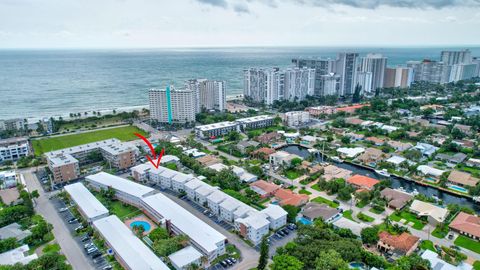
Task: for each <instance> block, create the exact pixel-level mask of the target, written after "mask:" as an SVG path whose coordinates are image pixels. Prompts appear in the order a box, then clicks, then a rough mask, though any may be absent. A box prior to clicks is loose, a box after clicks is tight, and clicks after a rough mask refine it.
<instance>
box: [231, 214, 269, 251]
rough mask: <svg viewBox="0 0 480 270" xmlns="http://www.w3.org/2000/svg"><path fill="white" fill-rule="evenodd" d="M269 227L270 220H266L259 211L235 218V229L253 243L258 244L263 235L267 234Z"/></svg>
mask: <svg viewBox="0 0 480 270" xmlns="http://www.w3.org/2000/svg"><path fill="white" fill-rule="evenodd" d="M269 228H270V222H269V221H268V220H267V218H266V215H265V214H261V213H259V212H256V213H252V214H250V215H248V216H247V217H245V218H238V219H236V220H235V229H236V230H237V231H238V232H239V234H240V235H241V236H243V237H244V238H246V239H248V240H249V241H251V242H252V243H253V244H254V245H258V244H260V242H261V241H262V238H263V236H265V235H266V234H268V232H269Z"/></svg>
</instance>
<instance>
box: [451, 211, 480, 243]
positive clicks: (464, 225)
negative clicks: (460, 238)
mask: <svg viewBox="0 0 480 270" xmlns="http://www.w3.org/2000/svg"><path fill="white" fill-rule="evenodd" d="M448 226H449V227H450V229H452V230H453V231H456V232H458V233H459V234H462V235H465V236H468V237H470V238H473V239H475V240H480V217H478V216H474V215H471V214H467V213H465V212H460V213H459V214H458V215H457V216H456V217H455V219H454V220H452V222H450V225H448Z"/></svg>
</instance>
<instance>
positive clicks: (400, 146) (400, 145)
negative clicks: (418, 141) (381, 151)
mask: <svg viewBox="0 0 480 270" xmlns="http://www.w3.org/2000/svg"><path fill="white" fill-rule="evenodd" d="M387 145H388V146H390V147H392V148H394V149H395V151H397V152H403V151H405V150H408V149H410V148H412V147H413V145H412V144H411V143H404V142H399V141H388V142H387Z"/></svg>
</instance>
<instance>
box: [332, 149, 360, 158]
mask: <svg viewBox="0 0 480 270" xmlns="http://www.w3.org/2000/svg"><path fill="white" fill-rule="evenodd" d="M364 151H365V148H363V147H353V148H348V147H340V148H338V149H337V153H339V154H340V155H341V156H342V157H347V158H355V157H356V156H358V155H360V154H361V153H363V152H364Z"/></svg>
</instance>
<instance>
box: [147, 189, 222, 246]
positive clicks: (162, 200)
mask: <svg viewBox="0 0 480 270" xmlns="http://www.w3.org/2000/svg"><path fill="white" fill-rule="evenodd" d="M143 202H144V203H145V204H147V205H149V206H150V207H151V208H152V209H155V211H157V212H158V213H159V214H160V215H161V216H162V217H164V218H165V219H167V220H170V222H171V223H172V224H173V225H174V226H175V227H177V228H178V229H179V230H180V231H182V232H183V233H184V234H186V235H187V236H188V237H189V238H190V239H192V240H193V241H194V242H195V243H197V244H198V245H199V246H201V247H202V248H203V249H204V250H206V251H207V252H208V253H211V252H213V251H215V250H217V248H218V246H217V244H218V243H220V242H224V241H225V240H226V239H227V238H226V237H225V236H224V235H223V234H221V233H219V232H218V231H217V230H215V229H213V228H212V227H210V226H209V225H208V224H207V223H205V222H203V221H202V220H201V219H199V218H197V217H196V216H194V215H193V214H191V213H190V212H188V211H187V210H185V209H184V208H183V207H181V206H180V205H178V204H176V203H175V202H173V201H172V200H170V199H169V198H167V197H166V196H165V195H163V194H161V193H158V194H155V195H153V196H148V197H145V198H143Z"/></svg>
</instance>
